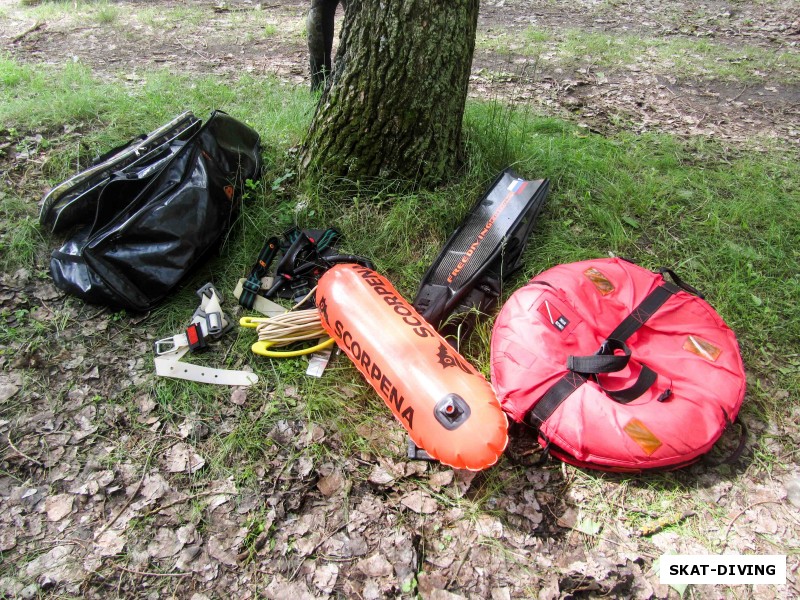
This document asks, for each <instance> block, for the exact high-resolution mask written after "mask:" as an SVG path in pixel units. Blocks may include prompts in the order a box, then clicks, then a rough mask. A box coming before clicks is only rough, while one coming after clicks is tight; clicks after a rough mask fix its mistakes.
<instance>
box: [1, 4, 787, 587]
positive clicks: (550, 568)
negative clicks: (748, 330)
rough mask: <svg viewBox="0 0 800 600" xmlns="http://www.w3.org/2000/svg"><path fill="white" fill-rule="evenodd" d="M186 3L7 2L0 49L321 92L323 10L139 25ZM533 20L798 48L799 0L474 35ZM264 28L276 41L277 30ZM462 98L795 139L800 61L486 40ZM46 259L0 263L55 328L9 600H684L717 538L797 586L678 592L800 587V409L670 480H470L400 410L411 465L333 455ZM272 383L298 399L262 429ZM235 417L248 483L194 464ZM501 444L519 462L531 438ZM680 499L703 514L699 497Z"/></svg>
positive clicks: (611, 125)
mask: <svg viewBox="0 0 800 600" xmlns="http://www.w3.org/2000/svg"><path fill="white" fill-rule="evenodd" d="M184 4H185V3H180V2H174V1H172V0H164V1H158V2H145V1H140V2H119V3H115V6H117V7H118V8H119V9H120V12H119V13H118V15H117V17H116V20H115V22H114V24H113V26H112V25H110V24H103V23H102V22H99V21H96V20H86V21H76V20H74V19H71V18H70V17H69V16H59V17H53V18H52V19H43V20H36V19H31V18H30V16H29V15H28V13H26V12H25V11H24V10H18V9H19V6H18V3H17V2H15V1H5V2H0V9H3V10H4V11H5V16H4V17H3V18H0V44H2V51H4V52H7V53H9V54H10V55H11V56H13V57H14V58H15V59H16V60H19V61H22V62H30V63H50V64H56V65H59V64H63V63H64V62H66V61H71V60H77V61H81V62H83V63H86V64H88V65H90V66H91V67H92V69H93V70H94V72H95V73H96V75H97V76H100V77H107V78H109V79H119V80H121V81H135V80H136V77H137V74H138V73H141V72H144V71H146V70H149V69H157V68H165V69H170V70H175V71H181V72H197V73H213V74H219V75H228V76H231V77H235V76H237V75H238V74H240V73H253V74H255V75H259V76H261V75H266V74H272V75H275V76H277V77H278V78H280V79H282V80H284V81H286V82H287V83H288V84H296V85H307V83H308V77H307V67H306V63H307V57H306V51H305V42H304V39H303V35H302V32H303V22H304V18H305V13H306V10H307V2H301V1H299V0H286V1H272V2H268V3H265V4H262V5H256V4H254V3H247V2H235V3H234V2H232V3H228V4H225V5H219V4H216V3H213V2H203V1H200V2H194V3H192V6H193V9H194V10H200V11H202V12H204V14H205V17H204V18H203V19H202V20H201V21H199V22H191V23H190V22H181V21H179V20H175V19H170V20H169V21H168V26H164V25H163V23H162V21H160V20H159V18H158V14H156V15H155V16H152V17H151V18H150V19H149V20H143V19H139V18H136V16H135V15H136V14H137V13H138V12H141V11H144V10H146V9H151V10H152V9H154V7H155V10H156V13H158V12H162V13H167V12H168V11H170V10H177V9H179V8H181V7H182V6H183V5H184ZM254 15H255V16H254ZM256 17H257V18H256ZM121 24H122V25H121ZM530 25H536V26H537V27H542V28H546V29H549V30H553V31H561V30H568V29H578V30H583V31H589V32H591V31H599V32H626V33H636V34H639V35H642V36H645V37H649V36H665V37H669V36H674V37H686V38H690V39H694V38H698V37H700V38H709V39H713V40H714V41H715V42H717V43H720V44H725V45H730V46H732V47H735V46H737V45H742V44H746V45H749V46H755V47H759V48H763V49H766V50H767V51H770V52H776V53H777V52H779V51H781V52H794V53H796V52H798V51H800V49H798V45H799V44H800V15H798V11H797V5H796V3H795V2H792V1H790V0H786V1H784V2H752V3H749V2H748V3H745V2H738V1H734V2H722V1H717V0H709V1H706V2H702V1H692V2H669V1H666V0H661V1H654V2H647V3H632V2H614V1H609V2H602V1H600V0H598V1H593V0H582V1H581V0H579V1H577V2H570V3H566V2H560V1H558V0H550V1H548V0H541V1H522V0H520V1H513V0H499V1H492V2H484V3H483V4H482V8H481V17H480V22H479V31H480V35H481V36H483V39H492V37H493V36H496V35H499V34H500V33H503V34H504V33H506V32H508V31H511V32H512V33H513V32H517V33H519V32H522V31H523V30H524V28H526V27H528V26H530ZM267 27H270V28H272V27H274V30H275V33H272V34H270V35H264V34H263V32H264V31H265V28H267ZM270 30H271V29H270ZM471 93H472V94H473V95H475V96H480V97H484V98H502V99H505V100H509V101H511V102H514V103H517V104H520V105H524V104H527V103H530V104H533V105H535V106H536V107H537V110H541V111H542V112H546V113H550V114H554V115H557V116H563V117H566V118H569V119H572V120H576V121H578V122H579V123H582V124H584V125H586V126H587V127H589V128H591V129H593V130H598V131H610V130H615V129H620V128H623V129H629V130H632V131H635V132H643V131H664V132H670V133H675V134H678V135H682V136H689V135H698V134H702V135H708V136H711V137H713V138H715V139H719V140H723V141H725V142H727V143H731V144H743V145H750V144H754V143H755V145H758V144H759V143H760V142H759V141H758V140H762V141H764V142H765V143H766V142H767V141H769V142H770V143H776V142H777V143H778V144H786V146H787V147H790V146H795V145H796V144H797V142H798V140H800V85H798V80H797V74H796V73H795V74H794V78H793V79H792V78H790V77H785V78H777V79H774V78H770V77H768V76H766V75H765V76H764V77H763V79H762V80H759V79H757V78H756V79H752V80H748V82H747V83H737V82H736V81H727V80H726V81H720V80H718V79H713V78H709V79H698V78H690V77H682V76H680V74H676V73H674V72H670V71H669V70H668V69H667V70H664V69H662V68H661V66H660V65H657V64H651V63H649V62H648V59H647V57H645V56H643V57H640V59H639V60H637V61H636V64H634V65H630V66H629V68H625V69H615V70H608V69H603V70H602V71H601V70H600V69H598V68H595V67H592V65H591V61H589V64H588V65H587V64H582V65H580V66H577V67H576V68H575V69H569V68H567V69H565V68H563V67H557V66H555V67H554V66H552V65H549V64H548V63H547V60H545V59H542V58H541V57H539V58H538V59H533V58H531V57H528V56H525V55H523V54H516V53H515V52H514V51H513V49H512V50H511V51H492V50H489V49H486V48H483V49H479V51H478V52H477V53H476V55H475V59H474V66H473V77H472V82H471ZM28 158H30V157H25V156H22V155H19V154H17V155H14V154H13V153H7V154H6V155H5V158H4V165H3V169H4V171H5V177H6V178H7V179H8V178H13V181H14V183H15V184H20V183H25V184H26V185H30V184H31V181H34V182H35V181H37V180H42V182H43V178H42V174H41V169H40V164H38V163H36V161H28V162H26V159H28ZM8 180H10V179H8ZM43 185H44V184H43V183H42V189H41V191H44V187H43ZM38 200H39V197H37V198H35V201H38ZM32 201H33V200H32ZM38 267H39V270H38V271H31V270H21V271H18V272H16V273H3V274H2V275H0V302H2V306H3V309H4V311H5V312H4V314H5V315H7V316H5V317H4V318H5V320H6V323H5V326H6V328H14V327H17V326H18V327H20V328H22V327H23V325H25V324H29V323H30V322H32V321H35V322H37V323H41V324H42V327H45V328H48V330H49V331H52V332H53V335H52V337H51V338H49V339H48V343H47V344H46V345H42V344H40V343H32V342H30V341H26V340H19V339H18V340H14V341H12V342H10V343H9V345H8V348H7V349H6V351H4V352H3V353H2V354H0V408H2V411H1V412H0V435H1V436H2V437H0V451H1V452H2V456H1V457H0V553H2V554H0V557H1V558H0V561H1V562H0V597H9V598H16V597H19V598H35V597H37V596H40V595H41V596H47V597H86V598H108V597H130V598H162V597H176V598H191V599H192V600H203V599H206V598H243V599H245V598H256V597H264V596H266V597H269V598H297V599H300V598H325V597H331V596H333V597H336V596H343V597H352V598H380V597H413V596H414V594H420V595H421V596H422V597H424V598H431V599H437V600H438V599H448V598H466V597H468V598H493V599H496V600H500V599H505V598H540V599H542V600H545V599H555V598H580V597H625V598H642V599H647V598H667V597H671V598H678V597H679V593H678V591H677V590H675V589H673V588H669V587H667V586H665V585H662V584H660V583H659V581H658V575H657V572H656V570H655V568H654V567H655V564H656V560H657V559H658V557H659V556H661V555H662V554H664V553H683V554H713V553H719V552H723V551H724V552H739V553H752V554H787V553H788V554H789V555H790V556H789V561H788V565H789V573H788V583H787V585H785V586H740V587H738V588H730V589H725V588H718V587H696V588H690V590H689V591H688V592H687V595H689V594H691V595H692V596H693V597H700V598H724V597H739V598H747V597H759V598H784V597H785V598H788V597H798V596H800V587H798V586H800V583H798V572H797V570H798V558H797V553H798V548H800V517H799V516H798V514H799V513H798V507H799V506H800V467H799V466H798V458H797V453H796V452H791V451H788V450H787V449H786V448H787V447H791V444H787V443H779V442H778V440H781V439H782V440H784V441H785V440H787V439H790V440H793V441H794V447H795V448H796V447H797V445H798V444H800V434H798V432H797V429H796V423H797V422H798V420H799V419H800V412H798V409H795V412H794V416H795V418H794V419H793V423H792V422H790V423H771V422H763V421H760V420H759V419H757V418H755V417H749V419H748V423H747V424H748V426H749V429H750V431H751V436H753V438H755V439H758V440H760V442H759V443H760V444H761V445H760V446H759V447H760V448H765V449H766V450H768V451H769V452H770V456H771V461H772V462H771V463H770V464H769V465H765V464H764V462H763V457H761V456H759V455H758V453H757V452H756V451H755V450H754V448H755V444H754V443H752V442H751V444H750V445H749V446H748V449H747V451H746V452H745V453H744V456H743V458H742V459H741V461H740V462H739V463H738V464H737V465H736V466H735V467H711V466H708V465H697V466H694V467H691V468H690V469H687V470H684V471H682V472H680V473H678V474H675V475H674V476H670V477H667V478H666V479H659V480H658V483H657V484H655V483H654V482H653V480H652V479H648V478H646V477H644V478H642V479H641V480H637V479H629V478H619V477H614V476H608V477H600V478H598V477H595V476H590V475H587V474H585V473H583V472H581V471H579V470H576V469H572V468H567V467H564V466H563V465H560V464H557V463H549V464H547V465H546V466H544V467H539V466H527V467H526V466H520V465H519V464H517V463H516V462H512V461H510V460H508V461H504V462H503V463H502V464H500V465H498V466H497V467H495V468H493V469H492V470H491V471H490V472H488V473H480V474H477V475H476V474H474V473H465V472H458V471H453V470H451V469H445V468H442V467H440V466H438V465H431V464H428V463H425V462H414V461H408V460H404V459H403V458H402V457H403V455H404V445H405V440H404V436H403V435H402V433H401V431H399V428H398V427H395V426H394V424H393V422H392V421H391V419H390V418H389V417H388V416H387V417H386V419H385V421H384V422H382V423H378V424H376V427H375V428H374V429H370V430H366V429H365V430H363V431H360V432H359V433H361V434H362V435H363V436H364V437H365V438H366V439H382V438H383V439H384V442H385V443H386V444H387V445H388V446H389V447H390V448H393V449H395V450H396V453H395V455H394V456H395V457H396V458H394V459H387V458H378V457H375V456H371V455H370V454H369V453H361V454H360V455H353V456H344V455H341V456H337V455H336V449H337V448H338V447H341V445H342V442H341V439H339V437H338V434H337V432H336V431H334V430H332V429H331V428H330V426H328V425H327V424H325V423H313V422H309V421H308V420H307V419H306V418H304V415H305V411H304V406H305V399H304V398H303V396H302V394H301V393H300V392H299V391H298V390H296V389H294V388H283V389H279V390H272V389H261V390H256V391H252V390H251V391H249V392H248V393H247V394H246V395H243V394H241V393H239V392H234V393H232V394H231V398H230V403H228V404H225V405H222V406H219V407H218V408H217V409H216V410H215V412H213V414H208V413H202V414H193V413H192V412H191V411H188V410H187V411H182V412H179V411H178V410H177V409H173V408H171V407H170V406H169V405H168V404H167V403H165V402H164V401H163V398H161V397H160V394H161V393H162V391H163V389H162V388H161V387H159V385H158V384H156V383H155V376H154V375H153V374H152V372H151V363H150V362H149V360H148V358H147V357H148V355H149V353H150V352H151V347H150V341H151V340H153V339H156V337H157V332H156V331H154V330H153V329H152V327H151V325H150V324H149V322H148V321H147V319H142V318H141V317H130V316H126V315H124V314H111V313H109V312H108V311H104V310H99V309H97V308H93V307H88V306H85V305H82V304H80V303H77V302H72V301H70V300H69V299H67V298H65V297H64V296H63V295H62V294H61V293H60V292H59V291H58V290H56V289H55V288H54V287H53V286H52V284H51V283H50V282H49V281H48V280H47V278H46V276H43V275H42V273H43V272H44V271H45V270H46V265H38ZM131 390H133V392H131ZM276 394H280V397H281V398H282V399H283V401H285V402H286V403H287V406H291V407H292V410H290V411H288V412H287V415H286V416H285V417H284V418H281V419H277V420H274V424H273V425H271V428H270V429H269V430H267V431H263V432H261V431H259V430H258V428H257V425H258V424H259V423H263V422H266V419H267V417H268V416H269V413H270V411H271V410H272V408H271V406H272V404H273V403H274V400H275V398H276ZM788 400H789V399H787V401H788ZM20 404H22V405H23V406H24V409H23V410H20V409H19V405H20ZM181 406H182V407H185V406H186V402H183V404H182V405H181ZM269 422H271V423H272V421H269ZM242 423H248V424H252V425H253V430H254V431H255V433H254V435H262V434H263V436H264V438H265V440H266V442H265V443H264V444H263V448H264V450H263V452H264V456H263V461H261V464H260V466H259V467H257V468H256V469H254V472H252V473H249V474H248V477H247V478H243V479H242V480H234V479H231V478H224V477H220V478H219V479H215V478H214V477H213V475H212V476H208V475H204V476H203V473H205V472H209V473H212V474H213V473H216V472H221V470H220V469H216V467H215V466H214V465H209V464H205V463H206V460H205V459H204V458H203V454H204V448H205V447H206V445H207V444H208V440H209V439H210V437H212V436H225V435H227V434H229V433H230V432H232V431H235V430H237V428H240V427H241V424H242ZM387 432H388V433H387ZM728 443H729V444H730V443H732V441H731V440H728ZM320 444H325V445H326V447H328V448H329V449H330V450H329V452H328V453H326V454H320V453H319V451H318V450H317V448H318V446H319V445H320ZM234 450H235V449H234ZM511 450H512V452H511V454H512V455H513V456H516V457H521V456H522V457H524V456H526V455H527V450H528V448H527V447H526V445H525V440H524V439H517V440H516V441H515V442H514V446H513V447H512V449H511ZM231 455H232V456H234V457H235V456H236V454H235V451H233V450H232V454H231ZM534 456H535V455H534ZM496 490H502V493H499V494H496V493H495V491H496ZM630 498H635V501H636V503H638V504H636V503H632V502H630V501H629V499H630ZM686 506H692V507H697V506H701V507H702V510H700V511H695V512H694V514H688V513H687V514H684V512H683V508H684V507H686ZM585 507H594V508H595V509H597V510H600V511H601V512H600V513H597V514H595V513H592V512H587V511H586V510H585ZM598 514H600V515H603V516H597V515H598ZM609 515H610V516H611V517H610V518H609ZM665 517H666V520H665V521H664V522H661V519H662V518H665Z"/></svg>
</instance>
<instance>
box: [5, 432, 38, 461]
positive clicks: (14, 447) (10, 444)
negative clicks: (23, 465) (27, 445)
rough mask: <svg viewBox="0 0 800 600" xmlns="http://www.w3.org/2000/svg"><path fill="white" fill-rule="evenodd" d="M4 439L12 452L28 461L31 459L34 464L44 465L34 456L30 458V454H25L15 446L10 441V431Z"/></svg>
mask: <svg viewBox="0 0 800 600" xmlns="http://www.w3.org/2000/svg"><path fill="white" fill-rule="evenodd" d="M6 440H7V441H8V445H9V446H11V449H12V450H14V452H16V453H17V454H19V455H20V456H21V457H23V458H27V459H28V460H29V461H31V462H32V463H34V464H36V465H39V466H40V467H44V465H43V464H42V463H40V462H39V461H38V460H36V459H35V458H31V457H30V456H28V455H27V454H25V453H24V452H23V451H22V450H20V449H19V448H17V447H16V446H15V445H14V442H12V441H11V433H8V434H7V435H6Z"/></svg>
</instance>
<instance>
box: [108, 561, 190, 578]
mask: <svg viewBox="0 0 800 600" xmlns="http://www.w3.org/2000/svg"><path fill="white" fill-rule="evenodd" d="M114 566H115V567H116V568H117V569H119V570H120V571H125V572H126V573H132V574H133V575H141V576H142V577H188V576H189V575H191V573H150V572H149V571H136V570H135V569H128V568H127V567H123V566H122V565H118V564H116V563H115V564H114Z"/></svg>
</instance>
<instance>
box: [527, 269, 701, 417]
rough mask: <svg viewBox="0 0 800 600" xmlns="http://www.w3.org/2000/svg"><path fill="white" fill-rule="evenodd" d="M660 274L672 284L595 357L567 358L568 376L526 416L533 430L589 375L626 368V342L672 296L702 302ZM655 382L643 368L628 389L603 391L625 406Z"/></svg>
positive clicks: (655, 295)
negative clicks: (687, 296)
mask: <svg viewBox="0 0 800 600" xmlns="http://www.w3.org/2000/svg"><path fill="white" fill-rule="evenodd" d="M659 272H660V273H661V275H662V277H663V275H664V273H669V274H670V276H671V277H672V279H673V281H675V283H671V282H669V281H664V283H663V284H661V285H660V286H658V287H657V288H656V289H654V290H653V291H652V292H650V293H649V294H648V295H647V297H646V298H645V299H644V300H642V302H640V303H639V305H638V306H637V307H636V308H634V309H633V311H632V312H631V314H630V315H628V316H627V317H626V318H625V319H623V321H622V322H621V323H620V324H619V325H617V327H616V328H614V331H612V332H611V334H610V335H609V336H608V339H607V340H606V342H605V343H604V344H603V346H601V348H600V350H599V351H598V353H597V354H596V355H592V356H570V357H569V358H568V359H567V368H568V369H570V370H569V372H567V373H565V374H564V375H563V376H562V377H561V379H559V380H558V381H557V382H556V383H555V384H554V385H553V386H552V387H551V388H550V389H549V390H547V392H546V393H545V394H544V396H542V399H541V400H539V402H537V403H536V406H534V407H533V409H531V410H530V411H529V412H528V414H527V415H526V416H525V421H526V422H527V423H528V424H529V425H532V426H534V427H539V426H541V424H542V423H544V422H545V421H546V420H547V419H548V418H550V415H552V414H553V413H554V412H555V410H556V409H557V408H558V407H559V406H560V405H561V403H562V402H564V400H566V399H567V398H568V397H569V396H571V395H572V394H573V393H574V392H575V390H577V389H578V388H579V387H580V386H582V385H583V384H584V383H586V382H587V381H588V380H589V378H590V377H591V376H592V375H596V374H597V373H610V372H613V371H619V370H621V369H623V368H625V365H627V362H628V360H629V359H630V349H629V348H628V346H627V345H626V344H625V340H627V339H628V338H629V337H630V336H631V335H633V334H634V333H635V332H636V331H637V330H638V329H639V328H640V327H641V326H642V325H644V324H645V322H647V320H648V319H649V318H650V317H652V316H653V315H654V314H655V313H656V311H658V309H659V308H661V307H662V306H663V305H664V303H665V302H666V301H667V300H669V299H670V298H671V297H672V296H673V295H674V294H675V293H677V292H678V291H680V290H681V289H684V290H686V291H688V292H690V293H693V294H695V295H698V296H700V297H701V298H702V294H700V292H699V291H697V290H696V289H694V288H693V287H691V286H689V285H687V284H685V283H684V282H683V281H681V280H680V278H678V276H677V275H675V273H674V272H673V271H671V270H669V269H665V268H662V269H660V270H659ZM620 344H621V346H620ZM616 349H619V350H623V352H625V354H626V355H627V356H619V355H615V354H614V350H616ZM625 349H627V350H625ZM620 365H622V366H620ZM602 369H606V370H602ZM656 378H657V374H656V373H655V371H653V370H652V369H650V368H649V367H648V366H646V365H641V371H640V373H639V376H638V377H637V380H636V382H634V384H633V385H632V386H631V387H629V388H626V389H624V390H615V391H609V390H605V389H604V391H605V393H606V394H607V395H608V396H609V397H611V398H612V399H614V400H616V401H617V402H621V403H623V404H627V403H628V402H631V401H633V400H635V399H636V398H638V397H639V396H641V395H642V394H643V393H644V392H645V390H647V389H648V388H649V387H650V386H651V385H653V383H655V380H656ZM667 397H669V395H668V394H667V395H665V396H664V398H663V399H666V398H667ZM659 400H661V398H659Z"/></svg>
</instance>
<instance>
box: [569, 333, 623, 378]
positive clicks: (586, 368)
mask: <svg viewBox="0 0 800 600" xmlns="http://www.w3.org/2000/svg"><path fill="white" fill-rule="evenodd" d="M616 350H622V351H623V352H624V354H623V355H618V354H614V352H615V351H616ZM630 359H631V349H630V348H629V347H628V345H627V344H626V343H625V342H621V341H620V340H615V339H607V340H606V341H605V342H603V344H602V345H601V346H600V350H598V351H597V354H592V355H589V356H572V355H570V356H568V357H567V369H569V370H570V371H574V372H575V373H582V374H584V375H586V374H589V375H596V374H598V373H614V372H616V371H621V370H622V369H624V368H625V367H627V366H628V362H629V361H630Z"/></svg>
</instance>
